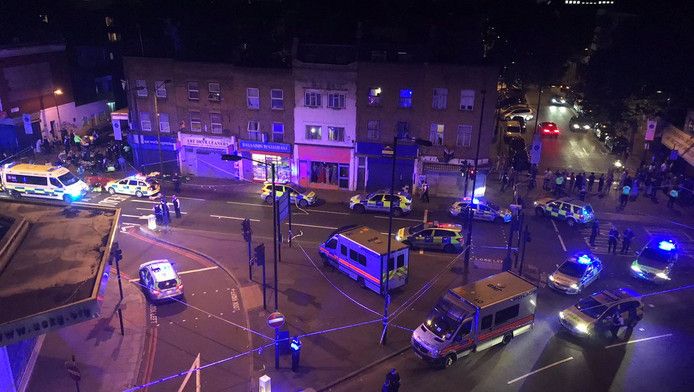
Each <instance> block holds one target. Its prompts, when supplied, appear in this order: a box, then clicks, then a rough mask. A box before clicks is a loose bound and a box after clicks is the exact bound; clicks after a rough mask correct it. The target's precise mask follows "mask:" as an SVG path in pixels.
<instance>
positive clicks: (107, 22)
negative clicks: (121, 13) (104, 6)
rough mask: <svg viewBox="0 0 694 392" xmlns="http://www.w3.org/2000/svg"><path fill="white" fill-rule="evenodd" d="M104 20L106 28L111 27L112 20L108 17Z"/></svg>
mask: <svg viewBox="0 0 694 392" xmlns="http://www.w3.org/2000/svg"><path fill="white" fill-rule="evenodd" d="M104 19H105V20H106V27H111V26H113V18H112V17H110V16H107V17H105V18H104Z"/></svg>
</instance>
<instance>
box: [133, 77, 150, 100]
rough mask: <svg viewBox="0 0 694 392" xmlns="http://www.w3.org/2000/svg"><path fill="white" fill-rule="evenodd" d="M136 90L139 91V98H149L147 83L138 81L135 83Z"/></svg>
mask: <svg viewBox="0 0 694 392" xmlns="http://www.w3.org/2000/svg"><path fill="white" fill-rule="evenodd" d="M135 90H136V91H137V96H138V97H142V98H144V97H146V96H147V81H146V80H142V79H138V80H136V81H135Z"/></svg>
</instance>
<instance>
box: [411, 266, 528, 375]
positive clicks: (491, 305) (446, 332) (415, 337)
mask: <svg viewBox="0 0 694 392" xmlns="http://www.w3.org/2000/svg"><path fill="white" fill-rule="evenodd" d="M536 304H537V286H535V285H534V284H532V283H530V282H528V281H527V280H525V279H523V278H522V277H520V276H518V275H515V274H513V273H511V272H502V273H500V274H496V275H492V276H489V277H487V278H484V279H482V280H479V281H477V282H473V283H470V284H467V285H465V286H461V287H456V288H454V289H450V290H448V292H446V293H445V294H444V295H443V297H441V298H440V299H439V300H438V302H437V303H436V305H435V306H434V309H432V310H431V312H430V313H429V316H428V317H427V320H426V321H425V322H424V323H422V324H421V325H420V326H419V327H418V328H417V329H415V330H414V332H413V333H412V339H411V343H412V348H413V349H414V352H415V354H416V355H417V356H418V357H419V358H421V359H423V360H425V361H426V362H429V363H430V364H434V365H438V366H441V367H449V366H451V365H452V364H453V363H454V362H455V361H456V360H458V359H459V358H462V357H464V356H466V355H468V354H470V353H472V352H477V351H482V350H485V349H487V348H490V347H492V346H494V345H497V344H499V343H503V344H507V343H509V342H510V341H511V339H513V338H514V337H516V336H518V335H520V334H523V333H525V332H528V331H529V330H530V329H531V328H532V327H533V324H534V322H535V308H536Z"/></svg>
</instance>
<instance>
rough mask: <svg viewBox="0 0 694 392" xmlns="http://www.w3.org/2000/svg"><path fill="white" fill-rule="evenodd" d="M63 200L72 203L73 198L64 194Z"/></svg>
mask: <svg viewBox="0 0 694 392" xmlns="http://www.w3.org/2000/svg"><path fill="white" fill-rule="evenodd" d="M63 201H64V202H66V203H68V204H70V203H72V198H71V197H70V195H63Z"/></svg>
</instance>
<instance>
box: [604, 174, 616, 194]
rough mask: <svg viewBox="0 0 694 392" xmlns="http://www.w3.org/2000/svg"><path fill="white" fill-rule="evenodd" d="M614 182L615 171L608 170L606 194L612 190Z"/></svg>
mask: <svg viewBox="0 0 694 392" xmlns="http://www.w3.org/2000/svg"><path fill="white" fill-rule="evenodd" d="M613 184H614V172H613V171H612V170H611V169H610V171H608V172H607V178H606V179H605V195H609V194H610V191H611V190H612V185H613Z"/></svg>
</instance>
